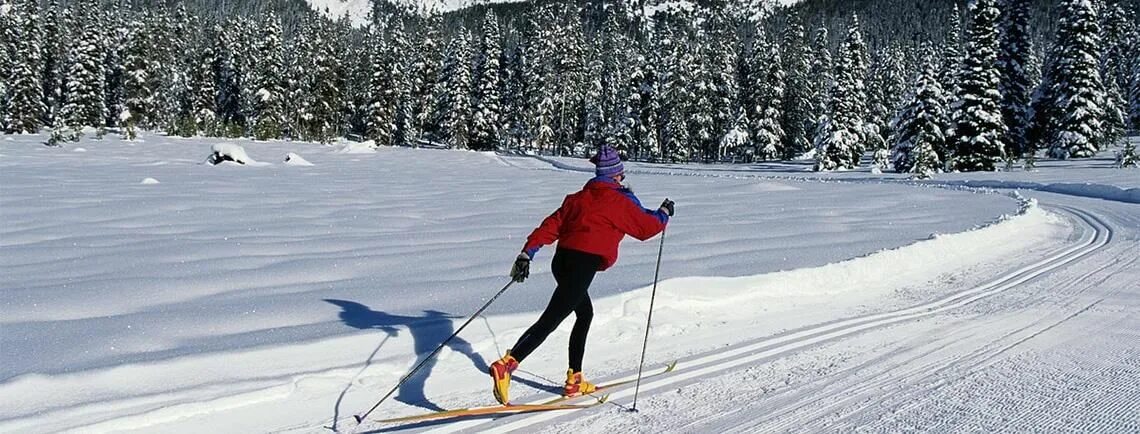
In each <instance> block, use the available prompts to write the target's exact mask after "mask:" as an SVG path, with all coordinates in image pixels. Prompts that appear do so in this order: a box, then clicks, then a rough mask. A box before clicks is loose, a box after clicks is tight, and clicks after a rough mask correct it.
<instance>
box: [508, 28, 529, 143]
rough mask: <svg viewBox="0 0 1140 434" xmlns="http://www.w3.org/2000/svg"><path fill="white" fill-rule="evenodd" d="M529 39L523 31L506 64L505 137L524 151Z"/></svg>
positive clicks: (525, 141) (509, 52) (509, 53)
mask: <svg viewBox="0 0 1140 434" xmlns="http://www.w3.org/2000/svg"><path fill="white" fill-rule="evenodd" d="M529 47H530V41H529V40H527V38H526V36H524V35H520V36H519V40H518V42H517V43H516V44H515V46H514V47H513V48H512V49H510V50H509V51H508V52H505V56H504V57H505V62H506V63H505V65H504V68H503V93H502V96H503V126H504V128H506V130H505V131H504V132H503V133H504V134H503V136H504V137H503V138H504V140H505V141H506V142H507V144H506V146H507V148H508V149H510V150H513V151H523V150H524V149H525V148H526V147H527V145H526V143H527V141H528V139H527V137H528V135H527V116H526V113H527V109H528V101H529V100H528V98H527V89H528V88H529V82H528V78H529V77H528V74H527V69H528V65H527V63H528V52H529V50H530V48H529Z"/></svg>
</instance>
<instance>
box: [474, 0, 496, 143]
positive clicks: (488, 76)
mask: <svg viewBox="0 0 1140 434" xmlns="http://www.w3.org/2000/svg"><path fill="white" fill-rule="evenodd" d="M501 38H502V34H501V33H500V32H499V18H498V16H497V15H496V14H495V12H494V11H493V10H488V11H487V14H486V16H485V17H484V19H483V37H482V38H481V41H480V43H479V52H478V55H477V58H476V60H475V62H476V63H475V74H476V77H475V78H476V82H475V87H474V91H475V93H474V96H475V101H474V107H473V108H474V110H473V112H472V116H471V149H475V150H479V151H493V150H500V149H501V147H502V137H501V134H502V130H503V127H502V124H501V122H502V117H503V114H502V105H501V103H502V101H501V98H500V96H499V95H500V94H499V86H500V81H499V73H500V71H501V66H500V64H499V61H500V60H501V57H502V50H501V49H500V48H499V46H500V44H499V42H500V40H501Z"/></svg>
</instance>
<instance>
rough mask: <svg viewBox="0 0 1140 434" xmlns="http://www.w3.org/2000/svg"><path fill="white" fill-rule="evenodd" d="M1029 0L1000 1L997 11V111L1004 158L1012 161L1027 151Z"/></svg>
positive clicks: (1030, 83) (1030, 78) (1029, 50)
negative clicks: (1002, 132)
mask: <svg viewBox="0 0 1140 434" xmlns="http://www.w3.org/2000/svg"><path fill="white" fill-rule="evenodd" d="M1029 7H1030V3H1029V0H1003V3H1002V5H1001V10H1002V11H1003V13H1002V16H1001V41H1000V42H999V46H1000V50H999V51H998V58H997V61H998V71H999V74H1000V77H1001V79H1000V82H999V85H998V91H999V92H1000V93H1001V97H1002V99H1001V113H1002V119H1003V121H1004V123H1005V126H1006V134H1005V136H1003V137H1004V140H1003V142H1004V146H1005V154H1006V158H1008V159H1009V160H1011V161H1012V160H1016V159H1017V158H1020V157H1021V156H1022V155H1024V154H1025V152H1026V151H1028V149H1029V148H1028V146H1027V145H1026V143H1025V141H1026V138H1025V134H1026V130H1027V129H1028V128H1029V103H1030V99H1029V98H1030V93H1031V91H1032V88H1033V81H1032V77H1031V76H1030V74H1031V71H1030V56H1032V55H1033V39H1032V38H1033V35H1032V34H1031V33H1030V28H1029V18H1030V17H1029Z"/></svg>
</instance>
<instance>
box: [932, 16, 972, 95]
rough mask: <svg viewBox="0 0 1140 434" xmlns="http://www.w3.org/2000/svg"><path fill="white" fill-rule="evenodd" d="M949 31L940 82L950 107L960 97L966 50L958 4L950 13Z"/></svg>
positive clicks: (945, 41)
mask: <svg viewBox="0 0 1140 434" xmlns="http://www.w3.org/2000/svg"><path fill="white" fill-rule="evenodd" d="M949 21H950V22H949V25H948V29H949V30H948V31H947V33H946V38H945V40H944V42H943V46H942V70H941V72H940V73H939V75H938V81H939V82H940V83H942V89H943V90H945V91H946V101H943V105H945V106H946V107H950V106H952V105H953V104H954V102H955V99H956V98H957V96H958V80H959V78H958V73H959V71H961V70H962V60H963V59H964V57H963V54H962V50H963V49H964V48H966V47H965V46H964V43H963V41H962V11H961V10H960V9H959V8H958V2H957V1H955V2H954V9H953V11H952V12H951V13H950V17H949Z"/></svg>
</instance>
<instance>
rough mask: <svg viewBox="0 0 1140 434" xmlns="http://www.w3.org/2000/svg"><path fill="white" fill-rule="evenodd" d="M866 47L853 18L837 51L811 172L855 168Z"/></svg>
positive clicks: (861, 131) (861, 125) (861, 123)
mask: <svg viewBox="0 0 1140 434" xmlns="http://www.w3.org/2000/svg"><path fill="white" fill-rule="evenodd" d="M866 53H867V51H866V44H865V43H864V42H863V34H862V32H861V31H860V30H859V18H858V17H857V16H856V17H853V18H852V20H851V26H850V27H849V28H848V30H847V38H846V39H845V40H844V41H843V44H842V45H841V46H840V49H839V60H838V62H836V65H835V82H834V84H833V85H832V87H831V95H830V104H829V107H828V110H827V114H826V116H827V118H826V119H825V120H824V125H823V126H822V127H821V128H820V131H819V133H818V136H817V139H816V143H817V148H816V162H815V166H814V169H815V170H817V171H820V170H836V169H854V168H855V167H856V166H858V165H859V158H860V157H861V156H862V154H863V151H864V137H863V135H864V131H865V130H864V124H865V123H866V116H867V109H866V100H867V97H866V88H865V87H864V82H863V80H864V77H866V74H867V60H866V59H867V57H866Z"/></svg>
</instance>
